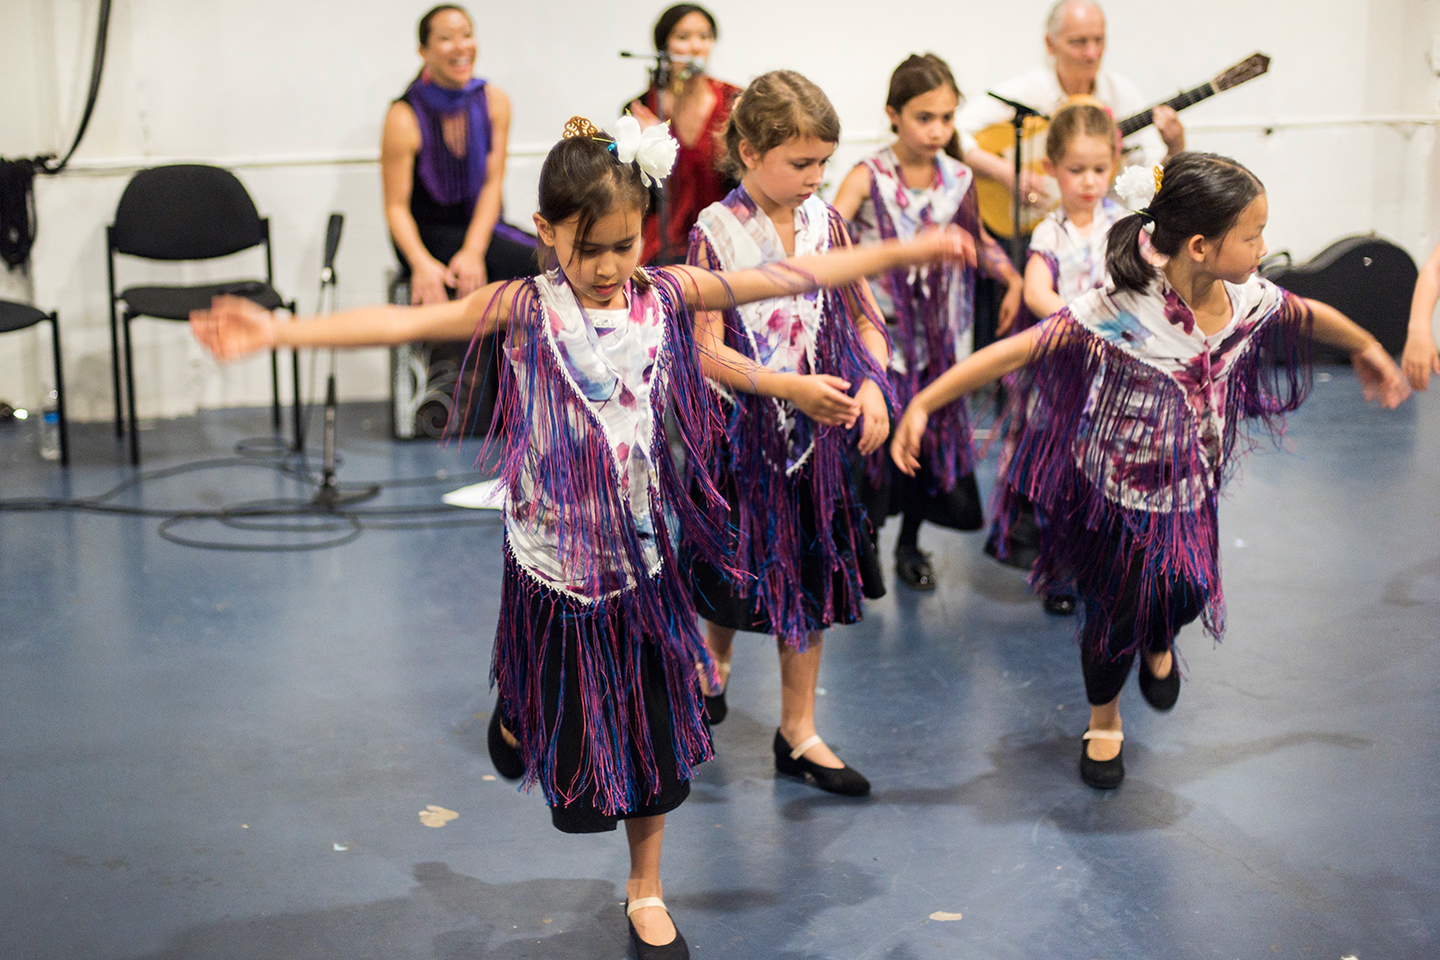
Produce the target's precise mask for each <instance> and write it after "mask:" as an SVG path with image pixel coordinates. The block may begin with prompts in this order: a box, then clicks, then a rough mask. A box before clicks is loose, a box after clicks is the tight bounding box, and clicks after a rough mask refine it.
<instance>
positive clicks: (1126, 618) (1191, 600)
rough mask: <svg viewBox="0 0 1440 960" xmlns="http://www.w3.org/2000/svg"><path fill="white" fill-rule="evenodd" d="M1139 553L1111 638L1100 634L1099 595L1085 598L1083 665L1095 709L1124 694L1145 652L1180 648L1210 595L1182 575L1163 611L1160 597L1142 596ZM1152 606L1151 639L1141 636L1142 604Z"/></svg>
mask: <svg viewBox="0 0 1440 960" xmlns="http://www.w3.org/2000/svg"><path fill="white" fill-rule="evenodd" d="M1140 561H1141V554H1140V553H1139V551H1137V552H1136V553H1134V554H1132V555H1131V559H1130V563H1129V564H1128V565H1127V567H1126V570H1125V585H1124V587H1123V589H1122V590H1121V591H1120V597H1119V599H1118V600H1117V601H1116V609H1115V613H1114V618H1113V619H1112V621H1111V626H1110V633H1109V635H1108V636H1099V635H1098V632H1099V628H1098V626H1097V625H1098V623H1099V622H1100V619H1101V618H1099V617H1097V616H1095V613H1096V612H1097V610H1098V602H1097V601H1096V600H1095V598H1094V595H1093V594H1090V595H1089V596H1087V597H1085V598H1084V602H1085V625H1084V627H1083V628H1082V629H1081V632H1080V667H1081V669H1082V670H1083V671H1084V673H1085V696H1086V698H1087V699H1088V700H1089V701H1090V703H1091V705H1093V706H1097V707H1098V706H1100V705H1102V704H1106V703H1109V702H1110V701H1111V700H1114V699H1115V698H1116V697H1118V696H1119V695H1120V688H1121V687H1123V686H1125V680H1126V678H1128V677H1129V676H1130V665H1131V664H1132V663H1134V662H1135V654H1136V653H1137V652H1138V651H1140V650H1145V651H1147V652H1149V653H1164V652H1165V651H1166V650H1170V649H1171V648H1172V647H1173V646H1174V642H1175V634H1177V633H1179V632H1180V628H1181V627H1183V626H1185V624H1187V623H1190V622H1191V621H1192V620H1194V619H1195V618H1196V617H1198V616H1200V610H1201V608H1202V607H1203V606H1204V604H1205V595H1204V593H1203V592H1202V591H1200V590H1199V589H1197V588H1196V586H1195V585H1194V584H1191V583H1188V582H1185V581H1183V580H1182V579H1180V578H1179V577H1172V578H1170V590H1169V591H1168V592H1169V593H1170V596H1171V602H1170V609H1169V610H1168V611H1167V610H1165V609H1164V608H1163V604H1162V601H1161V599H1160V598H1159V597H1156V596H1150V597H1141V596H1140ZM1142 603H1145V604H1149V611H1148V612H1149V614H1150V616H1149V617H1148V618H1146V619H1148V622H1149V624H1150V626H1149V630H1148V634H1149V635H1148V636H1138V635H1137V620H1139V619H1140V617H1139V614H1140V613H1141V612H1142V609H1141V604H1142Z"/></svg>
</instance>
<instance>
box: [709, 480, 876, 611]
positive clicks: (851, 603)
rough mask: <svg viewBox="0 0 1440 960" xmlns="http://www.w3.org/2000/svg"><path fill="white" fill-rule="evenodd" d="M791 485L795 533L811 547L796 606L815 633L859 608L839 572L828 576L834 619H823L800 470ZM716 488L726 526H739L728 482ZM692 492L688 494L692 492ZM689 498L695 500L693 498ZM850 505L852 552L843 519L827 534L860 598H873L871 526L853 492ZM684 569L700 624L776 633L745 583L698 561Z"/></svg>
mask: <svg viewBox="0 0 1440 960" xmlns="http://www.w3.org/2000/svg"><path fill="white" fill-rule="evenodd" d="M793 482H794V483H795V487H796V498H795V503H796V504H797V509H798V510H799V514H800V530H801V534H802V536H803V537H804V540H805V543H806V544H809V545H811V547H812V548H810V549H806V550H805V552H804V554H803V555H802V557H801V561H800V588H801V590H802V593H803V596H802V606H803V609H804V611H805V617H806V619H807V620H808V621H809V622H810V624H811V626H810V632H812V633H814V632H819V631H821V630H824V629H825V628H826V627H829V626H831V625H832V624H835V623H841V624H844V623H856V622H858V621H859V619H860V617H859V615H858V614H852V613H851V612H850V611H851V610H852V609H853V610H858V609H859V606H860V599H861V598H860V597H855V596H853V586H852V582H853V581H852V578H851V577H849V576H847V575H846V573H845V570H844V569H842V570H837V571H834V572H833V573H829V574H828V575H829V576H830V580H831V584H832V589H833V591H834V593H833V596H834V598H835V602H834V612H835V616H834V617H833V618H831V619H826V618H825V616H824V613H823V611H822V609H821V605H820V601H819V600H818V599H817V598H820V597H823V596H824V595H825V590H824V587H825V577H826V576H827V571H826V570H825V569H824V557H823V554H822V553H821V551H820V549H819V544H818V540H817V538H816V536H815V496H814V492H813V487H812V485H811V478H810V476H809V474H807V473H806V472H804V471H803V470H802V471H800V473H799V474H797V476H796V477H795V478H794V481H793ZM717 485H718V487H719V490H720V493H721V494H722V495H723V496H724V497H725V499H726V500H727V501H728V502H729V504H730V524H731V525H732V526H736V525H738V524H739V519H740V508H739V505H738V502H737V501H738V496H737V492H736V486H735V481H734V478H733V477H731V476H729V475H728V474H725V475H723V476H721V477H720V478H719V480H718V484H717ZM693 493H694V491H692V494H693ZM695 495H696V496H698V494H695ZM851 502H852V503H854V504H855V506H853V507H852V508H851V509H852V510H853V511H854V512H853V514H852V516H851V518H850V519H851V521H852V522H853V523H854V524H855V525H856V526H857V527H858V528H859V529H860V530H862V531H865V534H866V535H862V536H860V537H857V538H856V540H857V544H856V545H857V547H858V551H857V550H851V549H850V548H849V545H848V543H847V540H848V539H849V538H848V536H846V535H845V534H844V533H843V532H842V531H843V530H844V529H845V527H846V523H845V519H846V518H844V517H840V516H837V517H835V520H834V527H835V529H834V531H833V532H832V533H831V536H832V537H833V538H834V541H835V544H836V546H837V547H838V548H839V549H840V554H841V563H842V565H843V567H844V568H846V569H851V570H854V569H858V570H859V573H860V588H861V595H862V596H863V597H865V598H869V599H871V600H875V599H878V598H880V597H883V596H885V576H884V573H883V572H882V570H881V568H880V559H879V557H878V556H877V555H876V552H875V542H874V536H873V527H872V526H871V524H870V520H869V518H868V517H867V516H866V515H865V510H864V508H863V507H861V506H859V501H858V498H857V497H855V496H854V495H853V494H852V497H851ZM837 512H838V510H837ZM689 568H690V592H691V596H692V598H693V599H694V601H695V611H696V612H697V613H698V614H700V616H701V617H703V618H704V619H705V620H708V621H709V622H710V623H713V624H715V625H716V626H719V627H726V628H728V629H731V630H746V631H750V632H754V633H776V632H777V631H776V630H775V628H774V624H773V621H772V619H771V616H770V613H769V611H767V610H765V609H763V603H762V600H761V598H760V597H758V596H756V595H755V591H754V590H753V589H747V586H746V585H745V584H737V583H735V581H733V580H731V579H730V578H729V577H728V576H726V575H725V574H724V573H723V572H722V571H720V570H718V569H716V568H715V567H714V566H713V565H712V564H710V563H708V562H706V561H705V560H703V559H701V558H699V557H692V558H691V559H690V562H689ZM751 586H752V587H753V581H751Z"/></svg>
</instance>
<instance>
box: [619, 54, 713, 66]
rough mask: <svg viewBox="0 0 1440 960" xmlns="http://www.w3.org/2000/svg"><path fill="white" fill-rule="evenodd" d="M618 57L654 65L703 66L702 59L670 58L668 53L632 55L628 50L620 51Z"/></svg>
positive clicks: (703, 60)
mask: <svg viewBox="0 0 1440 960" xmlns="http://www.w3.org/2000/svg"><path fill="white" fill-rule="evenodd" d="M620 56H622V57H624V58H625V59H627V60H653V61H655V62H656V63H678V64H684V65H687V66H696V65H698V66H700V67H702V68H703V67H704V66H705V58H704V57H672V56H670V54H668V53H664V52H660V53H632V52H631V51H629V50H621V51H620Z"/></svg>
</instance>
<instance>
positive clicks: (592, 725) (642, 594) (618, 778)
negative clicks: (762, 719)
mask: <svg viewBox="0 0 1440 960" xmlns="http://www.w3.org/2000/svg"><path fill="white" fill-rule="evenodd" d="M650 280H651V282H652V285H653V289H654V290H655V293H656V295H657V296H658V297H659V298H660V300H661V301H662V309H663V311H664V315H665V317H666V318H667V323H668V324H669V329H668V331H667V337H666V342H665V346H664V348H663V349H662V351H661V353H660V355H659V356H658V357H657V358H656V364H657V369H656V372H655V379H654V380H652V398H655V399H653V400H652V402H653V403H655V404H656V407H657V409H656V416H655V428H654V434H653V435H652V464H653V467H654V469H655V471H656V474H657V478H656V479H657V481H658V482H656V483H655V484H653V485H652V493H651V511H652V519H653V521H654V529H655V530H656V531H657V533H658V536H659V543H658V544H657V546H658V548H659V552H660V556H661V561H662V562H661V564H660V567H659V569H658V572H656V573H655V574H654V575H651V573H650V572H649V570H648V569H647V565H646V562H645V557H644V550H643V547H642V545H641V543H640V540H639V536H638V534H637V533H636V530H635V524H634V521H633V518H632V517H631V515H630V508H629V506H628V504H627V503H626V502H625V501H624V500H623V498H622V497H621V495H620V483H619V477H618V475H617V473H616V469H617V468H616V465H615V463H614V456H613V453H612V452H611V450H610V449H609V447H608V444H607V443H606V441H605V440H604V434H603V431H602V430H601V429H600V425H599V423H598V421H597V420H596V418H595V417H594V414H593V412H592V411H591V410H590V409H589V407H588V406H586V405H585V403H584V402H583V401H581V400H580V398H578V397H576V396H575V394H574V393H573V392H572V391H571V390H570V389H569V387H568V385H567V384H566V382H565V380H564V376H563V373H562V371H561V369H560V361H559V360H558V358H556V357H555V356H554V355H553V352H552V351H551V349H550V347H549V343H548V340H547V338H546V337H545V336H544V334H543V330H542V327H541V324H542V323H543V322H544V317H543V313H542V311H541V308H540V304H539V296H538V294H537V293H536V291H535V289H534V286H533V284H525V285H520V286H519V287H518V289H517V291H516V292H515V293H514V295H513V298H512V300H511V304H510V306H511V309H510V316H511V322H510V330H509V335H508V340H507V344H506V350H507V355H508V357H510V358H513V360H514V361H515V362H513V363H512V362H505V363H503V364H502V365H501V371H502V372H501V386H500V402H499V406H500V409H501V412H502V414H503V419H504V422H505V423H506V424H507V425H508V428H507V432H506V434H505V436H504V437H503V448H502V449H501V451H500V457H499V461H500V475H501V478H502V479H503V480H504V482H505V483H506V485H507V486H508V488H509V489H510V490H511V491H512V492H513V491H519V490H520V482H521V478H522V476H525V475H527V473H528V475H529V476H530V477H531V478H532V479H533V480H534V483H535V487H534V489H533V490H530V491H526V493H527V494H528V495H527V496H524V497H519V496H517V497H513V498H512V499H511V501H510V509H512V510H515V511H535V512H538V513H541V514H543V515H546V516H548V517H549V518H552V519H553V521H554V522H555V523H556V524H557V526H558V530H559V556H560V560H561V562H562V564H563V566H564V569H566V570H571V571H577V572H582V571H583V573H584V578H583V581H582V584H581V588H580V589H579V590H578V591H577V593H578V594H579V595H578V596H577V595H574V594H571V593H566V592H563V591H560V590H557V589H554V588H552V587H550V586H547V585H545V584H542V583H540V582H539V581H537V580H536V579H535V578H534V577H533V576H532V575H531V574H529V573H527V572H526V571H524V570H523V569H521V568H520V566H519V564H518V563H516V562H515V560H514V558H513V557H512V556H511V555H510V553H509V551H508V550H507V552H506V563H507V576H506V589H505V595H504V596H503V597H502V603H501V608H502V612H501V617H500V622H499V625H498V627H497V630H496V639H495V656H494V659H493V666H492V681H493V682H494V683H495V684H496V685H497V686H498V687H499V691H500V697H501V701H502V703H503V704H504V705H505V709H506V712H507V714H508V715H509V717H510V719H511V721H512V722H513V723H514V724H515V729H514V730H513V731H512V732H514V734H515V736H516V738H517V740H518V741H519V742H520V744H521V751H522V754H523V755H524V758H525V765H526V784H527V785H529V784H533V783H539V784H540V787H541V789H542V790H543V791H544V793H545V796H546V799H547V801H549V802H550V803H551V804H552V805H553V804H557V803H559V804H563V803H566V802H568V801H570V800H572V799H574V798H576V797H581V796H588V795H589V794H590V793H591V792H594V794H595V795H596V796H597V797H598V798H599V803H600V808H601V810H602V811H603V812H604V813H606V814H610V815H613V814H615V813H616V812H619V811H624V810H628V809H633V808H634V807H635V806H636V805H637V804H638V803H639V801H640V798H641V797H642V796H643V795H653V794H654V793H655V792H656V791H658V789H659V786H660V778H659V771H658V767H657V765H656V760H655V749H654V737H653V734H652V731H651V730H650V729H649V720H648V717H647V714H646V710H645V704H644V701H643V698H642V696H641V690H642V687H641V672H640V662H641V655H642V651H643V649H644V645H645V644H655V645H657V646H658V648H659V650H660V653H661V655H662V661H663V663H664V669H665V680H666V684H665V686H666V690H667V696H668V697H669V700H670V702H669V707H670V716H671V718H672V729H671V731H670V734H671V740H672V742H673V744H674V748H675V754H676V763H677V766H678V769H679V772H680V775H681V777H682V778H688V777H689V776H690V774H691V772H692V771H693V768H694V766H695V765H696V764H698V763H701V762H703V761H704V760H706V759H708V758H709V757H710V755H711V746H710V737H709V732H708V729H707V728H706V726H705V724H704V722H703V719H702V715H701V706H700V687H699V680H698V677H697V674H696V666H697V664H698V665H700V666H701V667H702V669H704V670H706V671H707V673H708V674H709V675H710V677H711V679H712V680H714V681H716V682H718V678H717V677H716V676H715V668H714V664H713V662H712V661H711V659H710V657H709V655H708V653H707V652H706V650H705V646H704V643H703V642H702V640H701V638H700V635H699V632H698V630H697V628H696V622H695V610H694V606H693V604H692V603H691V600H690V595H689V592H688V590H687V589H686V587H685V585H684V584H683V582H682V581H681V579H680V576H679V566H678V563H677V562H676V558H675V552H674V548H673V543H672V541H671V538H670V536H669V535H668V532H667V531H669V529H670V524H669V521H670V518H678V521H679V524H680V528H681V530H683V533H684V536H685V537H686V538H687V540H688V541H689V542H690V543H692V544H694V545H695V546H696V548H697V549H699V550H701V551H702V552H704V553H706V554H707V555H709V556H712V557H714V558H715V559H716V560H723V558H724V557H725V556H727V551H726V549H725V547H726V539H725V536H724V529H723V523H724V517H725V503H724V501H723V499H722V498H721V496H720V495H719V493H718V491H717V490H716V488H715V485H714V483H713V481H712V480H710V479H709V477H708V476H706V475H705V473H704V471H703V470H702V471H701V472H700V473H699V476H700V478H701V483H700V486H701V489H702V490H704V491H705V497H704V502H703V503H702V504H701V505H699V506H697V505H695V504H694V503H692V502H691V500H690V498H689V497H688V496H687V495H686V488H685V484H684V482H683V481H682V480H681V478H680V475H679V471H678V470H677V468H676V466H675V463H674V461H673V459H672V458H671V456H670V452H669V447H668V444H667V442H666V437H665V429H664V416H663V414H664V410H665V402H666V400H669V401H673V407H674V410H675V412H676V415H677V419H678V421H679V423H680V425H681V431H682V436H684V437H685V442H686V446H687V452H688V454H689V456H690V457H691V458H692V459H695V460H696V462H698V463H704V462H706V460H705V458H707V457H708V456H709V452H710V445H711V444H712V443H713V438H714V436H715V433H716V429H717V427H718V425H719V423H720V421H719V417H718V411H717V409H716V406H715V403H714V400H713V399H712V398H711V397H710V395H709V392H708V390H707V389H706V387H705V386H704V380H703V377H702V375H701V373H700V369H699V358H698V355H697V354H696V350H695V343H694V339H693V335H692V321H691V317H690V314H689V311H688V310H687V309H686V308H685V305H684V298H683V295H682V292H681V290H680V288H679V285H678V282H677V281H675V280H674V279H673V278H671V277H670V276H669V275H668V274H665V273H664V272H663V271H656V272H653V273H652V274H651V275H650ZM517 370H518V371H519V373H517ZM495 442H497V438H496V436H495V435H494V434H493V433H492V434H491V435H490V436H489V437H487V445H488V444H493V443H495ZM484 456H485V454H484V453H482V458H483V457H484ZM537 610H538V611H540V613H538V614H536V613H535V611H537ZM557 620H558V622H559V626H560V628H561V629H559V630H558V631H557V630H556V629H555V627H556V622H557ZM557 638H558V640H557ZM552 642H560V643H562V644H564V645H566V649H564V650H562V651H560V654H561V655H560V656H559V659H558V662H559V663H560V664H562V665H565V666H562V668H561V675H560V676H558V677H549V676H547V673H546V664H547V662H548V659H547V657H548V656H549V655H550V654H551V653H552V651H549V650H548V649H547V644H549V643H552ZM572 645H573V648H574V649H573V655H572V652H571V650H570V649H569V647H570V646H572ZM566 669H573V670H575V671H576V672H577V673H578V676H576V677H574V678H569V677H566V676H564V671H565V670H566ZM570 687H573V688H575V689H578V691H579V702H580V709H581V710H582V711H583V714H584V716H583V719H582V729H583V731H584V733H583V740H584V742H583V747H582V756H583V757H584V758H585V759H584V763H583V764H582V766H581V767H580V768H579V769H578V770H577V772H576V774H575V776H574V778H573V779H572V780H570V781H568V782H565V783H561V782H559V781H558V780H557V778H556V773H555V769H556V750H557V748H558V741H557V739H556V730H557V729H558V728H559V725H560V721H561V719H563V711H564V704H563V703H561V704H560V705H559V709H558V711H557V714H559V715H558V716H557V718H556V720H555V724H554V726H552V727H549V728H547V727H546V725H545V709H544V698H545V695H546V691H547V689H549V690H554V689H559V690H565V689H567V688H570Z"/></svg>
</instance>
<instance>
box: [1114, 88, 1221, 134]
mask: <svg viewBox="0 0 1440 960" xmlns="http://www.w3.org/2000/svg"><path fill="white" fill-rule="evenodd" d="M1219 92H1220V91H1219V90H1216V89H1215V83H1214V82H1213V81H1207V82H1206V83H1202V84H1200V86H1198V87H1196V88H1195V89H1194V90H1186V91H1185V92H1184V93H1182V94H1180V95H1179V96H1178V97H1175V98H1174V99H1173V100H1166V101H1165V102H1164V103H1163V104H1159V106H1166V107H1170V108H1171V109H1172V110H1175V111H1177V112H1178V111H1180V110H1184V109H1185V108H1186V107H1193V106H1195V104H1197V103H1199V102H1200V101H1201V100H1207V99H1209V98H1210V97H1213V96H1215V94H1217V93H1219ZM1154 122H1155V107H1147V108H1146V109H1144V110H1141V111H1140V112H1139V113H1137V114H1135V115H1134V116H1133V117H1126V118H1125V119H1124V120H1121V121H1120V122H1119V123H1117V124H1116V126H1117V127H1119V128H1120V136H1122V137H1128V136H1130V134H1132V133H1134V132H1135V131H1136V130H1144V129H1145V128H1146V127H1148V126H1150V124H1152V123H1154Z"/></svg>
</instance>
